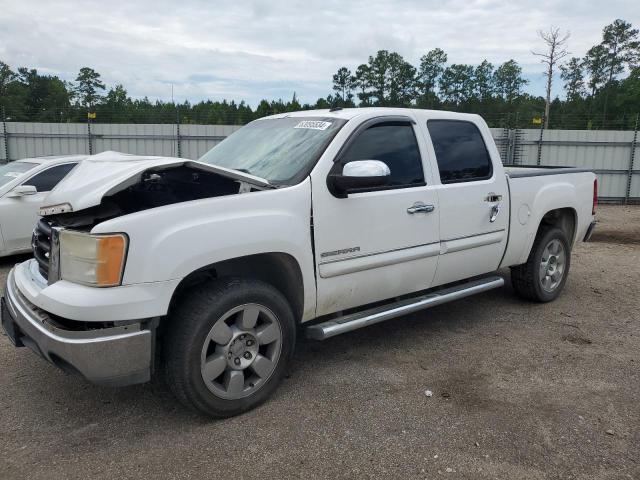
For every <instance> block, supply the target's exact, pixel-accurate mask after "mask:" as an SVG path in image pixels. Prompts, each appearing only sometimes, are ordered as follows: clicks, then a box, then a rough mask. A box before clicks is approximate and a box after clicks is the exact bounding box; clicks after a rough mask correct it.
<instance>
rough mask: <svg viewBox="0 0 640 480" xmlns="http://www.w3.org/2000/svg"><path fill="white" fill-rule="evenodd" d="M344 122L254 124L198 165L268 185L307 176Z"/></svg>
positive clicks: (292, 120)
mask: <svg viewBox="0 0 640 480" xmlns="http://www.w3.org/2000/svg"><path fill="white" fill-rule="evenodd" d="M345 123H346V120H342V119H337V118H322V117H304V118H302V117H286V118H267V119H263V120H256V121H254V122H251V123H250V124H248V125H246V126H244V127H243V128H241V129H240V130H238V131H237V132H235V133H233V134H232V135H230V136H229V137H227V138H226V139H224V140H223V141H222V142H220V143H219V144H218V145H216V146H215V147H213V148H212V149H211V150H209V151H208V152H207V153H205V154H204V155H203V156H202V158H200V161H201V162H205V163H209V164H212V165H217V166H220V167H225V168H231V169H234V170H239V171H242V172H244V173H249V174H251V175H254V176H256V177H260V178H264V179H265V180H267V181H268V182H269V183H274V184H278V183H280V184H283V183H284V184H286V183H295V182H296V181H300V180H301V178H299V177H301V176H303V175H304V176H306V175H307V174H308V173H309V171H310V170H311V168H313V166H314V165H315V163H316V162H317V161H318V158H320V155H322V153H323V152H324V150H325V148H327V146H328V145H329V142H331V140H332V139H333V137H334V136H335V134H336V133H338V131H339V130H340V128H342V126H343V125H344V124H345Z"/></svg>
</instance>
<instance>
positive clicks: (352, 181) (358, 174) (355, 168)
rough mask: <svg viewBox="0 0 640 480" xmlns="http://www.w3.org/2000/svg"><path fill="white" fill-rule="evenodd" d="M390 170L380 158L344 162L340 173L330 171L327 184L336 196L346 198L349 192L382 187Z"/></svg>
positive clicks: (387, 179) (387, 180) (389, 174)
mask: <svg viewBox="0 0 640 480" xmlns="http://www.w3.org/2000/svg"><path fill="white" fill-rule="evenodd" d="M390 176H391V170H390V169H389V167H388V166H387V164H386V163H384V162H381V161H380V160H357V161H354V162H349V163H347V164H345V166H344V167H343V169H342V173H332V174H330V175H329V178H328V179H327V186H328V187H329V190H330V191H331V193H333V194H334V195H335V196H336V197H339V198H346V197H347V195H348V194H349V193H350V192H355V191H358V190H362V189H369V188H375V187H384V186H385V185H386V184H387V183H388V182H389V177H390Z"/></svg>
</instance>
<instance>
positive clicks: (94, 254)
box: [60, 230, 128, 287]
mask: <svg viewBox="0 0 640 480" xmlns="http://www.w3.org/2000/svg"><path fill="white" fill-rule="evenodd" d="M127 243H128V239H127V236H126V235H125V234H123V233H117V234H109V235H90V234H87V233H81V232H74V231H72V230H62V231H60V278H62V279H64V280H69V281H70V282H75V283H81V284H84V285H91V286H94V287H113V286H116V285H120V283H121V282H122V273H123V271H124V262H125V257H126V255H127Z"/></svg>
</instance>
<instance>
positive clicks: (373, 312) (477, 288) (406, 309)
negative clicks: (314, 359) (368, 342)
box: [305, 275, 504, 340]
mask: <svg viewBox="0 0 640 480" xmlns="http://www.w3.org/2000/svg"><path fill="white" fill-rule="evenodd" d="M503 285H504V279H503V278H502V277H499V276H497V275H494V276H491V277H485V278H481V279H477V280H472V281H470V282H467V283H464V284H462V285H456V286H455V287H449V288H445V289H443V290H439V291H437V292H433V293H429V294H426V295H422V296H420V297H415V298H409V299H404V300H400V301H398V302H395V303H392V304H389V305H384V306H382V307H375V308H371V309H369V310H364V311H362V312H358V313H352V314H350V315H345V316H343V317H338V318H334V319H331V320H327V321H326V322H323V323H318V324H316V325H311V326H309V327H307V328H306V330H305V333H306V336H307V338H311V339H313V340H325V339H327V338H330V337H335V336H336V335H340V334H341V333H346V332H350V331H352V330H357V329H359V328H362V327H368V326H369V325H373V324H374V323H380V322H384V321H385V320H389V319H390V318H395V317H400V316H402V315H407V314H409V313H412V312H417V311H418V310H423V309H425V308H430V307H435V306H436V305H441V304H443V303H447V302H451V301H453V300H458V299H460V298H464V297H468V296H470V295H475V294H476V293H481V292H486V291H487V290H492V289H494V288H500V287H502V286H503Z"/></svg>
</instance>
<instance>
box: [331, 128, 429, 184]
mask: <svg viewBox="0 0 640 480" xmlns="http://www.w3.org/2000/svg"><path fill="white" fill-rule="evenodd" d="M354 160H380V161H382V162H384V163H386V164H387V166H388V167H389V170H391V178H390V181H389V185H390V186H395V187H398V186H415V185H424V172H423V170H422V158H421V157H420V150H419V148H418V142H417V140H416V136H415V133H414V132H413V127H412V126H411V125H410V124H408V123H397V122H394V123H380V124H377V125H373V126H371V127H369V128H367V129H366V130H365V131H364V132H361V133H360V134H359V135H358V137H357V138H356V139H355V140H354V142H353V143H352V144H351V145H350V146H349V149H348V150H347V152H346V154H345V155H343V156H342V158H341V162H340V163H342V164H343V165H344V164H345V163H348V162H353V161H354Z"/></svg>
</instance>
